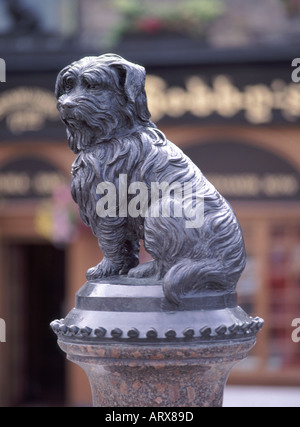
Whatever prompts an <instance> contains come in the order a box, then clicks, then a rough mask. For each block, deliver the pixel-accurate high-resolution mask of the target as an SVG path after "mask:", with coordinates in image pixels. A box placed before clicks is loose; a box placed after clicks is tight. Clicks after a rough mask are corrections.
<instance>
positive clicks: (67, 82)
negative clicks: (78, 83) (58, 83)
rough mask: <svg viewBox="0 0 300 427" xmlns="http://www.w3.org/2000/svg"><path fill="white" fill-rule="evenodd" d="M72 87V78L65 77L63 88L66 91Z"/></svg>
mask: <svg viewBox="0 0 300 427" xmlns="http://www.w3.org/2000/svg"><path fill="white" fill-rule="evenodd" d="M73 87H74V81H73V79H70V78H69V79H66V80H65V82H64V88H65V91H66V92H69V91H70V90H72V89H73Z"/></svg>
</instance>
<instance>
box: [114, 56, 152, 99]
mask: <svg viewBox="0 0 300 427" xmlns="http://www.w3.org/2000/svg"><path fill="white" fill-rule="evenodd" d="M112 66H113V67H114V68H116V69H117V71H118V74H119V79H120V85H121V86H122V87H123V90H124V92H125V94H126V96H127V98H128V100H129V101H131V102H133V103H135V102H136V100H137V98H138V97H139V95H140V94H141V93H143V92H144V90H145V77H146V72H145V68H144V67H142V66H140V65H137V64H133V63H131V62H127V61H125V60H123V61H122V62H118V63H115V64H112Z"/></svg>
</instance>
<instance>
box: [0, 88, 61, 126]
mask: <svg viewBox="0 0 300 427" xmlns="http://www.w3.org/2000/svg"><path fill="white" fill-rule="evenodd" d="M3 119H6V124H7V127H8V128H9V130H10V131H11V132H12V133H15V134H19V133H21V132H25V131H37V130H40V129H41V128H42V127H43V125H44V123H45V121H46V120H59V114H58V111H57V109H56V99H55V96H54V95H53V93H52V92H50V91H48V90H46V89H42V88H37V87H18V88H16V89H12V90H7V91H5V92H3V93H2V94H1V95H0V120H3Z"/></svg>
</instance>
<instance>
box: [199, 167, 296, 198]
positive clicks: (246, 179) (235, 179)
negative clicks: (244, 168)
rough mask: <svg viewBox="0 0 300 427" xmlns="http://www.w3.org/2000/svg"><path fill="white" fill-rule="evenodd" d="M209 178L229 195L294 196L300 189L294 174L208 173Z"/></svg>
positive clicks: (222, 192) (222, 191)
mask: <svg viewBox="0 0 300 427" xmlns="http://www.w3.org/2000/svg"><path fill="white" fill-rule="evenodd" d="M207 178H208V179H209V181H211V182H212V184H213V185H214V186H215V187H216V188H217V189H218V190H219V191H220V193H221V194H224V196H227V197H249V198H251V197H257V196H264V197H267V198H272V197H293V196H295V195H296V194H297V193H298V191H299V189H300V187H299V182H298V179H297V177H296V176H294V175H292V174H280V173H279V174H276V173H274V174H271V173H269V174H265V175H263V176H260V175H257V174H255V173H243V174H232V175H227V174H207Z"/></svg>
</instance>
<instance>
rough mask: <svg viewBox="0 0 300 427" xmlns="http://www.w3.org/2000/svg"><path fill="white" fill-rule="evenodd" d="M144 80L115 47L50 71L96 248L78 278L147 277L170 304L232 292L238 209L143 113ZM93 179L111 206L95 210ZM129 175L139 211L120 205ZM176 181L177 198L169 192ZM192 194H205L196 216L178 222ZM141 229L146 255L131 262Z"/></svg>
mask: <svg viewBox="0 0 300 427" xmlns="http://www.w3.org/2000/svg"><path fill="white" fill-rule="evenodd" d="M144 84H145V70H144V68H143V67H141V66H139V65H136V64H133V63H130V62H128V61H126V60H125V59H123V58H121V57H120V56H118V55H114V54H106V55H102V56H99V57H86V58H83V59H81V60H79V61H77V62H73V63H72V64H71V65H69V66H67V67H65V68H64V69H63V70H62V71H61V72H60V73H59V75H58V77H57V82H56V96H57V99H58V109H59V111H60V115H61V118H62V121H63V122H64V123H65V125H66V128H67V137H68V143H69V146H70V148H71V150H72V151H73V152H74V153H76V154H77V158H76V160H75V162H74V164H73V167H72V186H71V192H72V196H73V198H74V200H75V202H76V203H77V204H78V206H79V210H80V214H81V218H82V220H83V221H84V222H85V224H87V225H88V226H90V227H91V229H92V231H93V233H94V234H95V236H96V237H97V239H98V242H99V246H100V248H101V250H102V253H103V255H104V258H103V259H102V261H101V262H100V263H99V264H98V265H97V266H95V267H93V268H90V269H89V270H88V271H87V279H88V280H97V279H99V278H102V277H105V276H112V275H118V274H121V275H125V274H128V276H131V277H155V278H156V279H158V280H161V281H162V286H163V290H164V293H165V296H166V298H167V299H168V300H169V301H171V302H174V303H175V304H179V303H180V300H181V298H183V297H185V296H189V295H192V294H200V295H201V294H202V295H204V294H211V293H215V292H217V293H220V292H224V293H230V292H233V291H234V290H235V286H236V283H237V281H238V279H239V277H240V275H241V273H242V271H243V269H244V267H245V249H244V242H243V236H242V232H241V229H240V226H239V223H238V221H237V218H236V216H235V214H234V212H233V210H232V208H231V207H230V205H229V204H228V202H227V201H226V200H225V199H224V198H223V197H222V196H221V195H220V194H219V193H218V192H217V191H216V189H215V188H214V187H213V185H212V184H211V183H209V182H208V181H207V179H206V178H205V177H204V175H203V174H202V173H201V171H200V170H199V169H198V168H197V167H196V166H195V165H194V164H193V162H192V161H191V160H190V159H189V158H187V157H186V156H185V155H184V153H183V152H182V151H181V150H180V149H179V148H178V147H177V146H175V145H174V144H172V143H171V142H170V141H168V140H167V138H166V137H165V135H164V134H163V133H162V132H161V131H159V130H158V129H157V127H156V126H155V125H154V124H153V123H152V122H151V121H150V113H149V111H148V107H147V98H146V94H145V88H144ZM125 178H126V180H125ZM122 179H123V181H122ZM101 183H111V184H112V185H114V188H115V189H116V191H115V193H114V194H115V196H116V204H115V206H114V210H113V211H114V212H113V213H114V214H112V212H111V211H109V209H108V210H107V214H106V215H101V214H100V215H99V210H98V211H97V204H98V203H99V201H101V194H100V193H101V191H100V190H99V187H98V186H99V184H101ZM133 183H142V185H143V186H141V184H140V186H136V187H134V188H138V187H139V188H140V189H145V188H146V189H147V190H148V192H147V196H146V200H145V197H144V199H142V198H141V199H140V205H139V206H137V207H136V208H137V209H136V211H137V212H139V214H137V215H129V214H127V215H126V214H124V212H125V213H126V208H127V207H129V204H130V202H132V200H133V198H134V197H133V192H132V191H130V190H132V188H133V187H130V186H131V184H133ZM152 183H156V184H157V185H160V184H162V183H164V184H166V185H169V190H170V189H171V191H169V193H168V194H167V195H165V194H164V195H163V194H162V193H161V192H160V193H159V194H160V196H159V199H158V200H157V198H156V200H155V203H154V201H153V200H152V197H151V195H152V190H151V185H152ZM178 184H180V185H182V186H183V187H182V188H183V189H184V185H185V184H189V185H190V187H189V188H192V189H193V191H192V192H193V197H191V194H190V193H189V194H188V195H186V194H185V193H184V191H182V192H180V188H179V187H178ZM120 186H121V187H120ZM120 188H122V191H123V192H124V191H125V192H127V195H128V199H127V201H126V202H125V203H127V204H128V206H124V203H123V202H121V201H122V200H123V201H124V200H126V199H124V197H123V196H124V195H123V194H121V189H120ZM178 188H179V192H177V193H176V194H177V195H178V194H179V195H181V198H180V197H175V196H174V194H175V192H176V191H177V190H178ZM128 190H129V191H128ZM194 190H195V192H196V193H195V192H194ZM127 195H126V196H127ZM103 197H105V194H104V193H103V194H102V198H103ZM197 197H198V198H199V199H200V198H202V200H203V202H204V204H203V205H202V208H201V209H202V213H203V218H202V221H200V222H201V223H200V222H198V223H197V222H196V223H195V225H194V226H190V225H189V226H187V221H188V220H190V216H189V215H188V213H189V212H190V211H192V212H193V213H195V209H194V208H195V207H196V208H197V206H198V205H197V203H196V201H197ZM103 200H104V199H103ZM193 200H194V201H193ZM158 202H159V203H168V204H169V211H168V212H169V215H162V214H161V209H160V208H159V207H158V208H157V209H156V207H155V206H154V204H157V203H158ZM122 203H123V204H122ZM185 203H187V205H188V203H190V210H188V209H183V206H184V205H185ZM142 204H143V207H142V206H141V205H142ZM178 207H179V210H178ZM153 208H154V209H153ZM180 208H181V210H182V214H178V212H180ZM155 209H156V210H155ZM199 209H200V205H199ZM187 211H188V212H187ZM153 212H155V214H153ZM127 213H128V211H127ZM176 213H177V214H176ZM196 216H197V212H196ZM199 218H200V216H199ZM191 224H194V223H193V222H192V223H191ZM141 239H143V240H144V246H145V249H146V250H147V251H148V252H149V254H151V256H152V257H153V261H150V262H148V263H145V264H140V265H138V264H139V260H138V255H139V247H140V240H141Z"/></svg>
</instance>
